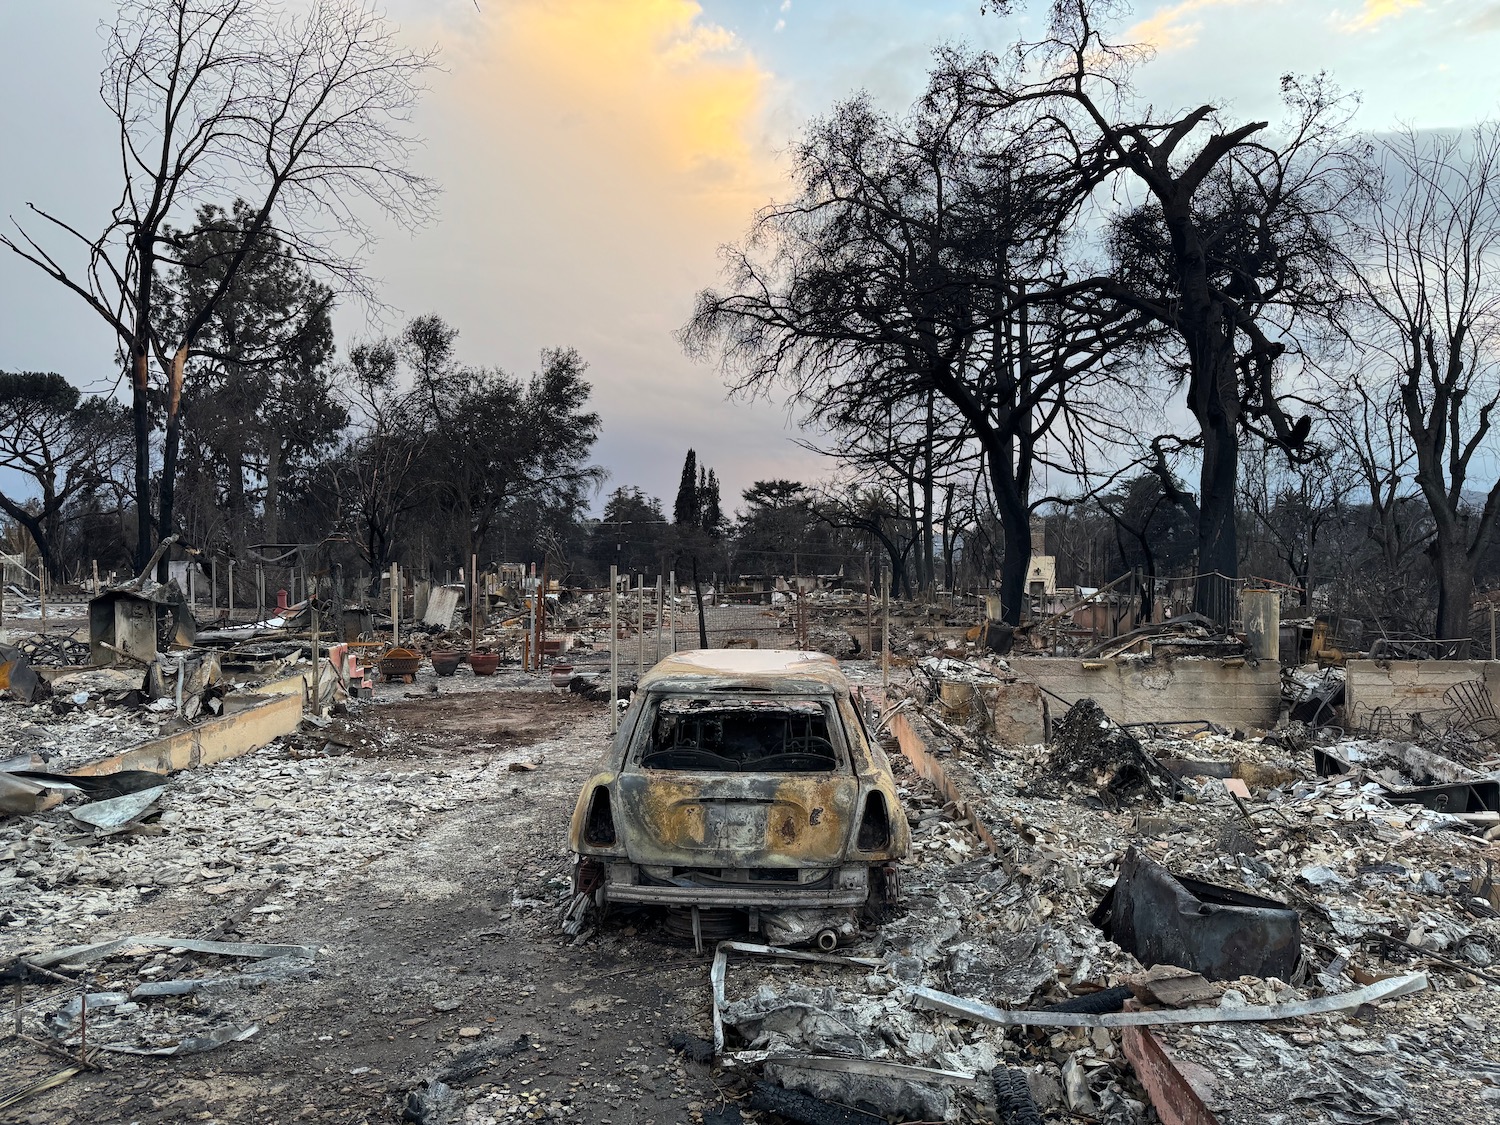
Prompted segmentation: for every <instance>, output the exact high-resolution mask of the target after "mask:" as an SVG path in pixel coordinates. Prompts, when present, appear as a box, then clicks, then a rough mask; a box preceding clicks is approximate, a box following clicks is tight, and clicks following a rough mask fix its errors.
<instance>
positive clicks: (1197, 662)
mask: <svg viewBox="0 0 1500 1125" xmlns="http://www.w3.org/2000/svg"><path fill="white" fill-rule="evenodd" d="M1009 664H1010V666H1011V668H1012V669H1013V670H1014V671H1016V672H1017V673H1019V674H1020V675H1021V676H1022V677H1024V678H1025V679H1028V680H1030V681H1032V682H1033V683H1035V684H1036V685H1037V686H1038V687H1040V688H1042V689H1043V690H1044V693H1050V694H1044V696H1043V698H1044V701H1045V702H1046V704H1047V707H1048V710H1049V713H1050V715H1051V717H1052V718H1053V719H1056V718H1058V717H1059V716H1060V712H1061V711H1062V710H1064V709H1065V707H1066V706H1067V705H1071V704H1073V703H1076V702H1078V700H1080V699H1093V700H1094V701H1095V702H1096V703H1098V704H1099V706H1100V707H1101V708H1103V710H1104V713H1105V714H1106V715H1108V716H1109V717H1110V718H1111V719H1113V720H1115V722H1117V723H1149V722H1156V723H1169V722H1186V721H1188V720H1192V719H1208V720H1210V721H1211V722H1215V723H1218V724H1219V725H1220V726H1226V727H1238V728H1240V729H1246V730H1248V729H1264V728H1267V727H1271V726H1273V725H1275V723H1276V720H1277V719H1278V718H1279V717H1280V714H1281V665H1280V664H1278V663H1277V662H1276V661H1274V660H1262V661H1260V662H1259V663H1258V664H1250V663H1248V662H1243V661H1225V660H1216V659H1204V658H1201V657H1176V658H1171V657H1168V658H1162V659H1158V660H1153V661H1142V660H1139V659H1118V658H1117V659H1112V660H1106V659H1098V660H1079V659H1076V658H1072V657H1060V656H1012V657H1011V658H1010V660H1009ZM1059 699H1061V700H1065V701H1066V703H1062V702H1059Z"/></svg>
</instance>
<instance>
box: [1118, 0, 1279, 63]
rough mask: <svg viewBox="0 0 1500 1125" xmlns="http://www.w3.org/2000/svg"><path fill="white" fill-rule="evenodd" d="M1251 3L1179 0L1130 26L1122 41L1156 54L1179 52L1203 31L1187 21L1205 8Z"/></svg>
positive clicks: (1197, 23) (1193, 21) (1242, 0)
mask: <svg viewBox="0 0 1500 1125" xmlns="http://www.w3.org/2000/svg"><path fill="white" fill-rule="evenodd" d="M1254 2H1256V0H1179V2H1178V3H1176V4H1169V5H1168V6H1167V7H1165V8H1161V9H1160V10H1158V11H1156V12H1154V13H1153V14H1152V15H1150V16H1148V17H1147V18H1146V19H1143V20H1141V21H1140V22H1139V23H1137V24H1136V25H1135V26H1133V27H1131V28H1130V29H1129V30H1127V31H1126V32H1125V40H1126V42H1129V43H1138V44H1141V45H1143V46H1148V47H1151V48H1154V49H1155V50H1156V51H1157V52H1158V53H1165V52H1167V51H1179V50H1182V49H1183V48H1184V47H1191V46H1192V45H1193V44H1194V43H1196V42H1197V41H1198V33H1199V32H1200V31H1202V30H1203V21H1202V20H1201V19H1192V18H1191V17H1192V16H1193V14H1194V13H1196V12H1201V11H1203V10H1204V9H1205V8H1223V7H1232V6H1235V5H1238V4H1244V3H1254Z"/></svg>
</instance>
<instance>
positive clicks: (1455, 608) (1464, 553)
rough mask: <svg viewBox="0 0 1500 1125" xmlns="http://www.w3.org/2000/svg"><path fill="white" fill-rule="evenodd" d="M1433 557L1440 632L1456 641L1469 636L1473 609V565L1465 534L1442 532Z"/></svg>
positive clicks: (1438, 629)
mask: <svg viewBox="0 0 1500 1125" xmlns="http://www.w3.org/2000/svg"><path fill="white" fill-rule="evenodd" d="M1433 554H1434V555H1435V556H1436V557H1435V558H1434V560H1433V562H1434V564H1435V566H1434V569H1435V570H1436V571H1437V579H1438V602H1437V635H1438V638H1439V639H1440V640H1456V639H1458V638H1459V637H1467V636H1468V635H1469V617H1470V614H1471V613H1472V612H1473V609H1474V564H1473V562H1472V561H1471V560H1470V558H1469V552H1468V550H1467V549H1466V544H1465V543H1464V542H1463V537H1462V535H1459V536H1456V537H1455V536H1453V535H1452V534H1451V533H1450V534H1449V535H1444V534H1443V533H1441V532H1439V534H1438V536H1437V538H1436V539H1434V540H1433Z"/></svg>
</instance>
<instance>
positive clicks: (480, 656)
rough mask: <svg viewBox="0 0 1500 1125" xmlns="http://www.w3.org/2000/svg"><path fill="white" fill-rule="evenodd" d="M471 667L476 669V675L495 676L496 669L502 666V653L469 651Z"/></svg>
mask: <svg viewBox="0 0 1500 1125" xmlns="http://www.w3.org/2000/svg"><path fill="white" fill-rule="evenodd" d="M469 667H470V668H472V669H474V675H476V676H493V675H494V674H495V669H496V668H498V667H500V654H499V653H498V652H471V653H469Z"/></svg>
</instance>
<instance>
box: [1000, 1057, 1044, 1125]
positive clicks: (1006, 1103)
mask: <svg viewBox="0 0 1500 1125" xmlns="http://www.w3.org/2000/svg"><path fill="white" fill-rule="evenodd" d="M993 1078H994V1080H995V1109H996V1110H997V1111H998V1112H999V1115H1000V1125H1042V1115H1041V1111H1039V1110H1038V1109H1037V1108H1036V1101H1035V1099H1033V1098H1032V1096H1031V1087H1030V1086H1029V1085H1028V1084H1027V1082H1026V1075H1025V1074H1024V1073H1022V1072H1021V1071H1019V1070H997V1071H995V1073H994V1075H993Z"/></svg>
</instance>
